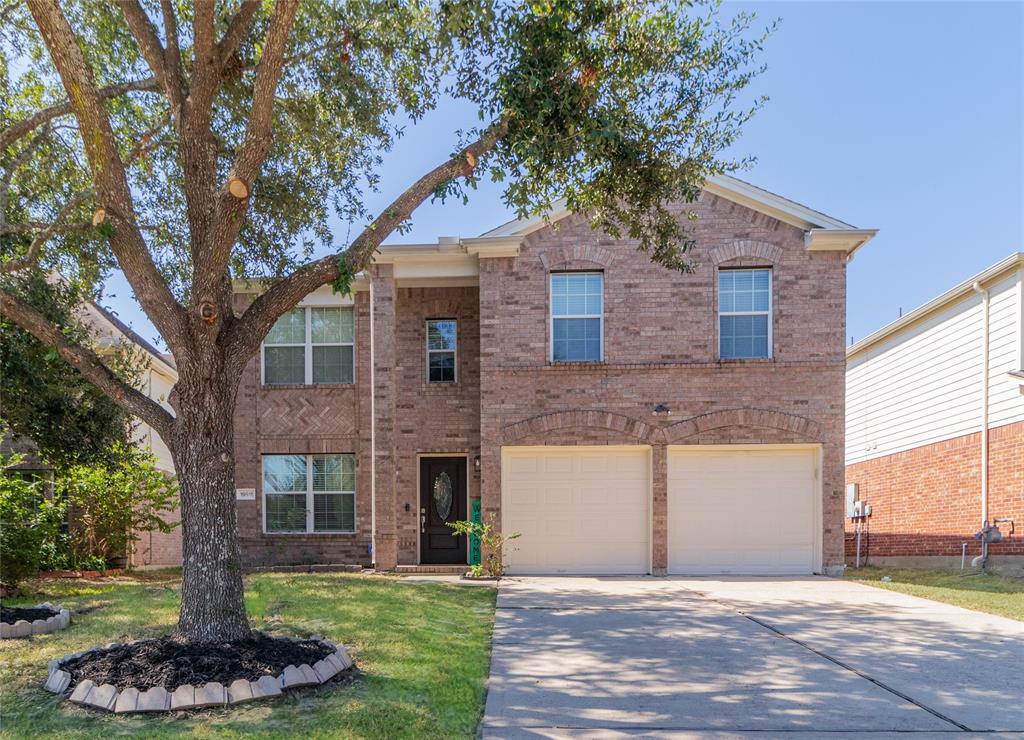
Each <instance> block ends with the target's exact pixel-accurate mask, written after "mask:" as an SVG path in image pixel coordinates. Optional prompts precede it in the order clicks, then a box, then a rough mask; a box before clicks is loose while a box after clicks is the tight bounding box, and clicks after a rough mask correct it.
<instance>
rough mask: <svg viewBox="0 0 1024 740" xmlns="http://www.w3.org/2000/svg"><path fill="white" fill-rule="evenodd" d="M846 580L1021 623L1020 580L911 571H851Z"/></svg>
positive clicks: (1023, 583) (1023, 598)
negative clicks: (884, 577)
mask: <svg viewBox="0 0 1024 740" xmlns="http://www.w3.org/2000/svg"><path fill="white" fill-rule="evenodd" d="M883 576H889V577H890V578H891V579H892V581H888V582H886V581H882V580H881V579H882V577H883ZM846 578H847V579H848V580H851V581H857V582H858V583H864V584H866V585H868V586H877V587H878V588H885V589H888V590H890V591H899V592H900V593H904V594H910V595H911V596H920V597H922V598H925V599H932V600H934V601H942V602H945V603H946V604H953V605H955V606H962V607H965V608H967V609H975V610H977V611H979V612H987V613H989V614H998V615H999V616H1002V617H1009V618H1010V619H1019V620H1020V621H1022V622H1024V579H1021V578H1009V577H1006V576H995V575H964V574H962V573H960V571H944V570H918V569H911V568H859V569H853V568H850V569H848V570H847V571H846Z"/></svg>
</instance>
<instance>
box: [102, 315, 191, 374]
mask: <svg viewBox="0 0 1024 740" xmlns="http://www.w3.org/2000/svg"><path fill="white" fill-rule="evenodd" d="M82 310H83V312H84V313H85V314H86V315H87V316H88V318H89V319H91V320H92V321H93V322H94V328H96V329H98V330H99V331H100V333H101V335H103V336H102V338H101V341H102V340H103V339H106V340H108V342H113V343H118V344H120V343H121V341H123V340H128V341H129V342H131V343H133V344H135V345H137V346H138V347H139V348H141V349H142V350H143V351H144V352H145V353H146V354H148V355H149V356H150V358H151V359H150V364H151V365H152V366H153V368H154V369H155V370H160V371H161V372H163V374H164V375H167V376H169V377H171V378H172V379H175V380H176V379H177V377H178V370H177V368H176V367H175V365H174V357H173V356H171V355H169V354H165V353H164V352H161V351H160V350H158V349H157V348H156V347H154V346H153V345H152V344H151V343H149V342H148V341H146V340H145V339H144V338H143V337H142V336H141V335H139V334H138V333H137V332H136V331H135V330H133V329H132V328H131V327H130V326H128V324H126V323H124V322H123V321H121V319H119V318H118V317H117V316H116V315H114V313H113V312H111V311H109V310H108V309H106V308H104V307H103V306H101V305H100V304H98V303H96V302H95V301H89V302H88V303H86V304H84V306H82ZM97 322H98V323H99V324H101V326H95V323H97ZM102 324H106V325H107V326H102Z"/></svg>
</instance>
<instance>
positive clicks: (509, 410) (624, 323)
mask: <svg viewBox="0 0 1024 740" xmlns="http://www.w3.org/2000/svg"><path fill="white" fill-rule="evenodd" d="M686 208H692V210H693V211H695V212H696V213H697V214H698V216H699V219H698V220H696V221H695V222H692V223H690V224H688V227H689V228H691V229H692V231H693V234H694V236H695V238H696V240H697V245H698V246H697V248H696V249H695V250H694V251H693V253H692V258H693V260H694V261H695V262H696V264H697V268H696V270H695V271H694V272H693V273H692V274H681V273H678V272H673V271H670V270H667V269H665V268H663V267H660V266H656V265H654V264H653V263H651V262H650V260H649V258H648V257H647V256H645V255H643V254H640V253H638V252H637V251H636V244H635V242H633V241H630V240H615V239H611V238H609V237H608V236H606V235H604V234H602V233H599V232H597V231H594V230H592V229H591V228H590V227H589V226H588V224H587V222H586V220H585V219H584V218H581V217H578V216H571V215H568V214H566V213H565V212H564V211H556V212H555V213H552V214H550V223H547V222H545V221H544V220H543V219H532V220H527V221H516V222H512V223H509V224H506V225H504V226H502V227H499V228H498V229H495V230H493V231H491V232H488V233H487V234H484V235H483V236H480V237H476V238H462V239H459V238H447V239H445V238H443V239H441V240H439V242H438V243H437V244H432V245H394V246H384V247H383V248H382V249H381V252H380V254H379V256H378V257H377V259H376V262H375V264H374V265H373V266H372V268H371V269H369V270H368V271H367V273H366V274H364V275H361V276H360V277H359V278H358V279H357V280H356V282H355V285H354V292H353V295H352V297H350V298H348V297H344V298H343V297H341V296H338V295H334V294H332V292H331V290H330V288H322V289H320V290H317V291H315V292H314V293H312V294H310V295H309V296H307V297H306V299H305V300H304V301H303V302H302V303H301V304H300V305H299V306H298V307H297V308H296V309H295V310H294V311H292V312H290V313H288V314H286V315H285V316H284V317H282V319H281V320H280V321H279V322H278V323H277V325H276V326H275V327H274V329H273V330H272V331H271V332H270V333H269V335H268V336H267V338H266V341H265V344H264V347H263V349H262V351H261V353H260V356H259V357H257V358H254V360H253V361H252V362H251V363H250V365H249V367H248V369H247V371H246V372H245V375H244V378H243V381H242V385H241V388H240V390H239V395H238V405H237V410H236V418H235V430H236V432H235V434H236V470H235V472H236V481H237V485H238V487H239V490H238V499H239V500H238V502H237V510H238V522H239V526H240V528H241V537H242V547H243V558H244V565H246V566H248V567H252V566H259V565H274V564H290V565H296V564H321V563H324V564H326V563H334V564H339V563H360V564H363V565H370V564H373V565H374V566H375V567H377V568H378V569H383V570H390V569H395V568H396V567H399V568H415V567H419V566H428V567H436V566H437V565H438V564H453V565H454V564H460V565H462V566H463V567H464V565H465V563H466V562H467V545H466V542H465V541H464V540H462V539H459V538H455V537H453V536H452V535H451V534H450V530H449V528H448V527H447V526H445V523H446V522H450V521H453V520H456V519H466V518H468V517H469V516H470V512H471V511H472V502H474V501H477V500H479V501H481V502H482V510H483V517H484V519H485V520H490V519H492V518H493V519H494V520H495V521H496V522H497V523H498V524H500V526H501V527H502V528H503V529H504V530H505V531H506V532H520V533H522V537H521V538H520V539H518V540H516V542H515V546H516V549H515V550H514V551H512V552H509V553H507V562H508V563H509V565H510V570H511V572H514V573H655V574H664V573H812V572H828V573H832V572H837V571H840V570H841V569H842V567H843V563H844V554H843V515H844V497H843V494H844V487H843V450H844V440H843V430H844V404H843V384H844V377H845V367H846V365H845V350H844V336H845V309H846V263H847V261H848V260H849V258H850V255H851V254H852V253H853V252H854V250H856V249H857V248H858V247H860V246H861V245H863V244H864V243H865V242H867V241H868V240H869V239H870V238H871V237H872V236H873V235H874V233H875V232H874V231H871V230H861V229H855V228H854V227H852V226H850V225H848V224H845V223H843V222H841V221H837V220H836V219H833V218H830V217H828V216H825V215H823V214H821V213H818V212H816V211H813V210H811V209H809V208H807V207H804V206H802V205H799V204H797V203H793V202H791V201H788V200H785V199H784V198H780V197H779V196H776V195H773V194H771V193H768V192H766V191H764V190H761V189H759V188H756V187H753V186H751V185H748V184H746V183H744V182H741V181H739V180H736V179H733V178H730V177H716V178H713V179H712V180H710V181H709V182H708V183H707V184H706V186H705V189H704V192H703V194H702V195H701V198H700V200H699V201H698V202H697V203H695V204H692V206H688V207H686ZM686 208H684V207H681V208H680V217H681V218H683V217H684V215H683V213H684V211H685V210H686ZM258 291H259V286H258V285H254V284H242V283H240V284H239V285H238V288H237V292H238V295H237V296H236V302H237V308H239V309H241V308H242V307H244V306H245V305H246V304H247V303H248V302H249V301H251V300H252V298H253V294H255V293H257V292H258Z"/></svg>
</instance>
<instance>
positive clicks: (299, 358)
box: [263, 306, 355, 385]
mask: <svg viewBox="0 0 1024 740" xmlns="http://www.w3.org/2000/svg"><path fill="white" fill-rule="evenodd" d="M354 337H355V318H354V315H353V310H352V307H351V306H310V307H308V308H295V309H292V310H291V311H288V312H287V313H285V314H284V315H282V316H281V318H279V319H278V320H277V323H275V324H274V327H273V328H272V329H271V330H270V332H269V333H268V334H267V337H266V339H264V340H263V382H264V384H266V385H282V384H292V383H294V384H305V385H312V384H316V383H351V382H353V379H354V377H355V356H354V355H355V351H354V348H355V342H354Z"/></svg>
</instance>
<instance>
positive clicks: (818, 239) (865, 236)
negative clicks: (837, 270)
mask: <svg viewBox="0 0 1024 740" xmlns="http://www.w3.org/2000/svg"><path fill="white" fill-rule="evenodd" d="M877 233H878V229H808V230H807V231H806V232H805V233H804V246H805V247H807V251H808V252H846V254H847V255H849V256H851V257H852V256H853V253H854V252H856V251H857V250H858V249H860V248H861V247H863V246H864V245H865V244H867V243H868V242H869V241H871V240H872V239H874V237H875V234H877Z"/></svg>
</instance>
